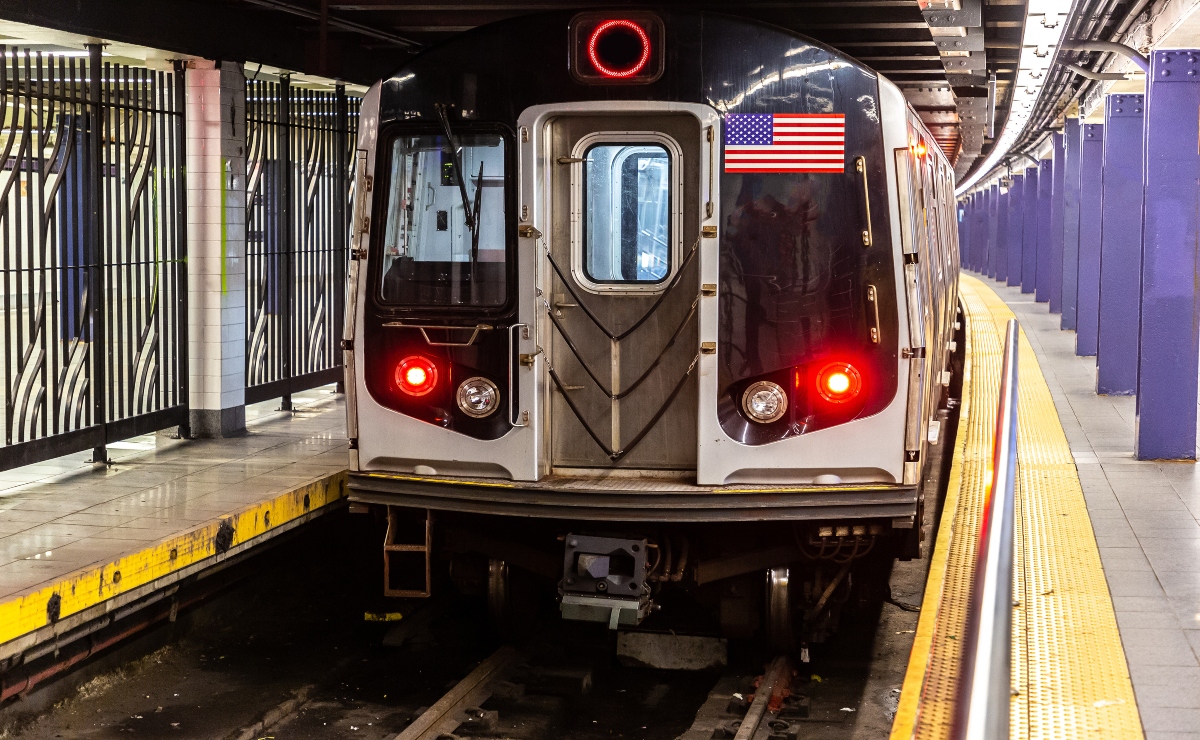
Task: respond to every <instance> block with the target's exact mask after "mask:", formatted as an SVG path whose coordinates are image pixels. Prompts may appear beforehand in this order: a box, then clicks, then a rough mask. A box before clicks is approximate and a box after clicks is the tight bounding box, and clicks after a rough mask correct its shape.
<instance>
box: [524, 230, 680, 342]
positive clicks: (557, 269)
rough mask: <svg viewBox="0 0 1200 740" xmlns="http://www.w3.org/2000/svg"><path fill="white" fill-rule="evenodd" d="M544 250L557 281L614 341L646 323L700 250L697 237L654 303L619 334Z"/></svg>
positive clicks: (605, 334) (673, 288)
mask: <svg viewBox="0 0 1200 740" xmlns="http://www.w3.org/2000/svg"><path fill="white" fill-rule="evenodd" d="M545 251H546V261H547V262H549V263H550V267H552V268H554V272H555V273H556V274H557V275H558V279H559V281H560V282H562V284H563V287H564V288H566V289H567V292H568V293H570V294H571V297H572V298H574V299H575V303H577V304H578V305H579V308H581V309H583V312H584V314H586V315H587V317H588V318H589V319H591V320H592V323H593V324H595V325H596V328H597V329H599V330H600V331H602V332H604V336H606V337H608V338H609V339H611V340H613V341H614V342H619V341H621V340H622V339H624V338H625V337H627V336H629V335H630V334H632V333H634V332H635V331H637V330H638V327H640V326H641V325H642V324H644V323H646V319H648V318H650V316H651V315H652V314H653V313H654V312H655V311H657V310H658V307H659V306H661V305H662V302H663V301H664V300H666V297H667V296H668V295H670V294H671V292H672V291H674V290H675V286H676V285H679V281H680V279H681V278H682V277H683V273H684V272H685V271H686V270H687V268H688V265H690V264H691V263H692V259H693V258H694V257H695V256H696V253H697V252H699V251H700V239H698V238H697V239H696V242H695V243H694V244H692V250H691V251H690V252H688V256H687V257H685V258H684V260H683V264H681V265H680V266H679V269H678V270H677V271H676V272H675V277H673V278H671V282H670V283H669V284H668V285H667V287H666V288H664V289H663V291H662V292H661V293H659V294H658V300H656V301H654V305H652V306H651V307H650V308H649V309H647V311H646V313H644V314H642V317H641V318H640V319H638V320H637V321H635V322H634V323H633V326H631V327H629V328H628V329H626V330H625V331H623V332H621V333H620V334H613V333H612V332H611V331H609V330H608V327H607V326H605V325H604V323H603V322H602V321H600V319H599V317H597V316H596V314H594V313H592V310H591V309H590V308H588V307H587V303H585V302H584V301H583V300H582V299H581V298H580V297H579V294H578V293H576V292H575V289H574V288H572V287H571V282H570V281H569V280H567V276H566V275H564V274H563V271H562V268H561V267H559V266H558V263H557V262H555V261H554V258H553V257H551V256H550V249H549V248H548V247H547V248H546V250H545Z"/></svg>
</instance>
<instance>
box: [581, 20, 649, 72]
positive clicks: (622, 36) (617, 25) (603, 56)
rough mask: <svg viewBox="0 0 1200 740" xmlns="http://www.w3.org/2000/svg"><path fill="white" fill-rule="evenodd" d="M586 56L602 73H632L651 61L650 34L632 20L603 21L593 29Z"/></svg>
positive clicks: (643, 67)
mask: <svg viewBox="0 0 1200 740" xmlns="http://www.w3.org/2000/svg"><path fill="white" fill-rule="evenodd" d="M587 51H588V60H590V61H591V63H592V67H593V68H595V70H596V71H597V72H599V73H600V74H601V75H603V76H605V77H614V78H618V79H620V78H623V77H633V76H634V75H636V74H637V73H638V72H641V71H642V70H643V69H645V68H646V64H647V63H649V61H650V35H649V34H647V33H646V29H644V28H642V27H641V26H639V25H638V24H636V23H634V22H633V21H626V20H611V21H604V22H603V23H601V24H600V25H598V26H596V28H595V29H593V30H592V35H591V36H589V37H588V44H587Z"/></svg>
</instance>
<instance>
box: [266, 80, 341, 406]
mask: <svg viewBox="0 0 1200 740" xmlns="http://www.w3.org/2000/svg"><path fill="white" fill-rule="evenodd" d="M359 103H360V100H359V99H358V98H355V97H351V96H347V95H346V92H345V89H344V88H342V87H340V86H339V87H338V88H337V90H336V91H335V92H323V91H314V90H305V89H300V88H296V87H293V86H292V84H291V82H290V80H289V78H288V77H287V76H284V77H282V78H281V79H280V81H279V82H274V81H264V80H249V81H247V83H246V173H247V187H246V201H247V202H246V241H247V243H246V402H247V403H255V402H258V401H265V400H267V399H270V398H278V397H281V396H282V397H283V399H284V403H283V406H284V408H288V407H289V405H290V394H292V393H294V392H297V391H302V390H305V389H307V388H313V387H316V386H319V385H323V384H325V383H331V382H335V381H340V380H341V379H342V353H341V351H340V349H339V347H338V344H337V342H338V339H339V338H340V334H339V331H340V329H341V326H342V317H343V313H344V311H345V304H344V295H345V286H346V262H347V257H348V254H347V251H346V245H347V243H348V236H349V229H350V220H349V219H350V203H351V201H352V198H353V192H352V188H353V187H354V183H355V177H354V172H353V168H354V166H355V162H356V159H355V157H353V156H352V154H353V149H354V146H355V139H356V136H357V127H358V126H357V124H358V107H359Z"/></svg>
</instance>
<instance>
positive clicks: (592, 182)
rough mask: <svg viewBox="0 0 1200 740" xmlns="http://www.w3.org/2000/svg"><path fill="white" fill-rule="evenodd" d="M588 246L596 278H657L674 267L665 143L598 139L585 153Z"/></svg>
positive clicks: (640, 280) (651, 280)
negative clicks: (671, 258) (600, 142)
mask: <svg viewBox="0 0 1200 740" xmlns="http://www.w3.org/2000/svg"><path fill="white" fill-rule="evenodd" d="M583 167H584V178H583V180H584V185H583V187H584V209H583V221H584V226H583V233H584V239H583V250H584V260H583V263H584V267H585V269H586V271H587V276H588V278H589V279H591V280H592V281H594V282H597V283H616V282H621V283H657V282H661V281H662V280H663V279H664V278H665V277H666V276H667V273H669V272H670V270H671V264H670V261H669V259H670V257H669V255H670V249H669V248H668V247H669V245H670V243H671V242H670V237H671V234H670V224H671V159H670V156H669V155H668V153H667V150H666V148H665V147H663V146H662V145H661V144H633V145H630V144H597V145H596V146H593V147H590V148H589V149H588V150H587V154H586V155H585V156H584V162H583Z"/></svg>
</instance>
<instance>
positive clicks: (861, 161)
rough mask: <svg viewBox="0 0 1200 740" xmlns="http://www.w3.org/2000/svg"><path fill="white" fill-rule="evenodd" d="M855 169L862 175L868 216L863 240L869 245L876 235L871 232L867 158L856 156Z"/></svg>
mask: <svg viewBox="0 0 1200 740" xmlns="http://www.w3.org/2000/svg"><path fill="white" fill-rule="evenodd" d="M854 169H856V170H858V173H859V174H860V175H862V186H863V210H864V211H865V212H866V216H867V228H865V229H863V232H862V240H863V246H864V247H869V246H871V245H872V244H873V243H874V242H875V237H874V235H873V234H872V233H871V190H870V188H868V187H867V158H866V157H855V158H854Z"/></svg>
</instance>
